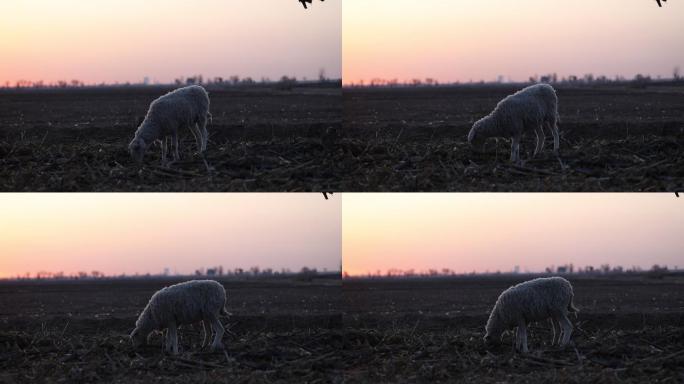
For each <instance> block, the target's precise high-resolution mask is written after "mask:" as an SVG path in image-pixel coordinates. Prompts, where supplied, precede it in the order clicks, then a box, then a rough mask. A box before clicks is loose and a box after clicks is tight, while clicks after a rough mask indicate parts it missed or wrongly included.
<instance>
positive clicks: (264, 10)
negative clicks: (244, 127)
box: [0, 0, 342, 85]
mask: <svg viewBox="0 0 684 384" xmlns="http://www.w3.org/2000/svg"><path fill="white" fill-rule="evenodd" d="M341 8H342V5H341V1H340V0H328V1H326V2H323V3H320V4H315V6H312V7H309V9H307V10H304V9H303V7H302V6H301V4H299V3H297V2H296V1H294V0H290V1H285V0H261V1H236V0H231V1H219V0H198V1H193V2H185V1H181V0H146V1H135V0H120V1H114V0H98V1H93V2H87V1H81V0H22V1H4V2H2V3H0V52H2V59H0V85H5V82H6V81H9V82H10V83H11V84H12V85H13V84H14V82H16V81H18V80H27V81H32V82H35V81H39V80H42V81H44V82H46V83H54V82H57V81H59V80H65V81H71V80H72V79H78V80H81V81H84V82H86V83H88V84H95V83H101V82H107V83H114V82H121V83H123V82H140V81H142V80H143V78H145V77H148V78H149V80H150V81H151V82H154V81H159V82H171V81H173V79H175V78H177V77H181V76H184V77H187V76H194V75H203V76H204V77H205V79H208V78H211V77H214V76H221V77H224V78H227V77H229V76H231V75H238V76H240V77H247V76H250V77H252V78H253V79H255V80H257V81H258V80H260V79H261V77H269V78H271V79H272V80H277V79H279V78H280V76H282V75H288V76H297V77H298V78H303V77H308V78H309V79H315V78H317V77H318V73H319V70H320V69H321V68H323V69H325V71H326V74H327V76H328V77H338V78H339V77H341V13H342V9H341Z"/></svg>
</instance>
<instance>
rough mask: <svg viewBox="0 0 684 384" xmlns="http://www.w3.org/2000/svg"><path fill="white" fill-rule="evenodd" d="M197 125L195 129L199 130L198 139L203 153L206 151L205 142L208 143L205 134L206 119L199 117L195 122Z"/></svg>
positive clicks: (207, 136) (207, 135)
mask: <svg viewBox="0 0 684 384" xmlns="http://www.w3.org/2000/svg"><path fill="white" fill-rule="evenodd" d="M197 125H198V128H197V129H198V130H199V132H200V137H201V139H202V146H201V151H202V152H204V151H206V150H207V142H208V141H209V132H207V117H206V116H202V117H200V118H199V121H198V122H197Z"/></svg>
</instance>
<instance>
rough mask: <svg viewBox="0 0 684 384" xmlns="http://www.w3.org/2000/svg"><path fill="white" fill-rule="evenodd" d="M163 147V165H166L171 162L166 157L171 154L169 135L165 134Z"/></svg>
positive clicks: (162, 142) (162, 140) (162, 141)
mask: <svg viewBox="0 0 684 384" xmlns="http://www.w3.org/2000/svg"><path fill="white" fill-rule="evenodd" d="M161 147H162V167H166V166H167V165H168V164H169V163H168V160H167V159H166V157H167V156H168V154H169V137H168V136H165V137H164V138H162V139H161Z"/></svg>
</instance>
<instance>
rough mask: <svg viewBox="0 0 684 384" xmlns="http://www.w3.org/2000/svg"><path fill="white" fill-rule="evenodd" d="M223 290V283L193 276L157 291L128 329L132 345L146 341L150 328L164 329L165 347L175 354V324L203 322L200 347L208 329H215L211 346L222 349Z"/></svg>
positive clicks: (224, 310)
mask: <svg viewBox="0 0 684 384" xmlns="http://www.w3.org/2000/svg"><path fill="white" fill-rule="evenodd" d="M225 304H226V291H225V289H224V288H223V286H222V285H221V284H219V283H217V282H216V281H213V280H192V281H187V282H184V283H180V284H176V285H172V286H170V287H166V288H163V289H161V290H159V291H157V292H156V293H155V294H154V295H152V298H151V299H150V301H149V303H147V306H146V307H145V309H143V311H142V313H140V316H139V317H138V320H137V321H136V322H135V329H134V330H133V332H132V333H131V341H132V342H133V346H134V347H136V348H137V347H138V346H140V345H141V344H145V343H146V341H147V338H148V336H149V335H150V334H151V333H152V332H153V331H159V332H161V331H163V330H164V329H168V331H167V333H166V351H167V352H172V353H173V354H174V355H176V354H178V335H177V332H176V331H177V327H178V326H180V325H184V324H192V323H197V322H200V321H201V322H202V326H203V328H204V340H203V342H202V348H204V347H205V346H206V345H207V340H208V339H209V333H210V330H209V329H207V326H208V325H210V328H211V329H213V330H214V332H215V335H214V341H213V342H212V344H211V348H212V350H220V349H223V344H222V343H221V338H222V337H223V332H224V329H223V325H222V324H221V322H220V321H219V314H221V315H227V314H228V313H227V312H226V309H225Z"/></svg>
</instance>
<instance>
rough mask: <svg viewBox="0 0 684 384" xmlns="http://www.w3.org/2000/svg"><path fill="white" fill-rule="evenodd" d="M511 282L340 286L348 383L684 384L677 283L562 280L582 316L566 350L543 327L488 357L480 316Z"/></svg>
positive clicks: (682, 298) (682, 297)
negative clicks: (518, 345) (525, 341)
mask: <svg viewBox="0 0 684 384" xmlns="http://www.w3.org/2000/svg"><path fill="white" fill-rule="evenodd" d="M521 279H522V278H520V279H515V278H503V277H502V278H482V277H479V278H472V279H459V278H456V279H451V278H445V279H433V280H421V279H414V280H405V279H404V280H401V279H391V280H345V282H344V285H343V292H344V308H345V314H344V335H345V337H344V355H343V362H344V366H345V372H346V373H345V377H346V379H347V380H346V381H347V382H350V383H355V382H372V383H377V382H393V383H396V382H399V383H403V382H406V383H409V382H425V383H428V382H472V383H502V382H507V383H539V382H556V383H587V382H605V383H612V382H616V383H617V382H626V383H642V382H652V383H655V382H681V381H682V380H683V379H684V289H682V288H684V280H682V279H681V278H680V279H679V280H670V279H668V278H665V279H663V280H651V279H644V278H633V279H610V278H597V279H570V280H571V282H572V283H573V285H574V288H575V305H576V306H577V307H579V309H580V311H581V312H580V313H579V316H578V317H577V319H574V318H571V320H572V322H573V323H574V325H575V331H574V334H573V336H572V344H571V345H570V346H569V347H567V348H565V349H560V348H558V347H553V346H550V345H549V344H550V341H551V338H552V333H551V332H552V331H551V326H550V324H548V323H546V322H544V323H538V324H535V325H534V326H533V327H532V328H531V330H530V338H529V346H530V353H529V354H521V353H516V352H514V350H513V346H512V343H513V337H512V336H513V335H512V334H508V335H506V336H505V337H504V343H505V344H504V345H502V346H500V347H498V348H494V349H491V350H487V349H486V348H485V345H484V343H483V340H482V338H483V336H484V325H485V323H486V321H487V317H488V311H489V310H490V309H491V306H493V304H494V302H495V301H496V298H497V296H498V295H499V293H501V291H502V290H504V289H505V288H507V287H508V286H510V285H512V284H515V283H518V282H520V281H521Z"/></svg>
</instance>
